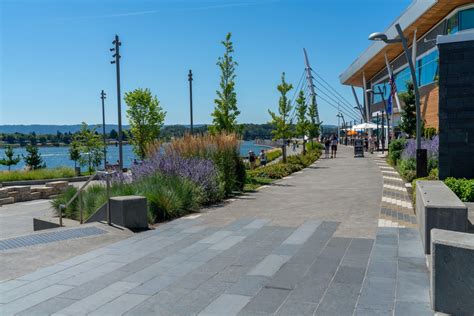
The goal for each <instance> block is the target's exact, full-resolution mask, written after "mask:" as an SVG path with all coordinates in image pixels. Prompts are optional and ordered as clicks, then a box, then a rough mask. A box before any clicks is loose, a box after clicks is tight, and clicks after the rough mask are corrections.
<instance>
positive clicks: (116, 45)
mask: <svg viewBox="0 0 474 316" xmlns="http://www.w3.org/2000/svg"><path fill="white" fill-rule="evenodd" d="M112 44H113V45H114V47H113V48H111V49H110V51H111V52H115V54H113V55H112V57H114V60H112V61H111V62H110V63H111V64H115V69H116V73H117V109H118V137H119V139H118V141H119V168H120V170H123V151H122V139H123V135H122V100H121V96H120V57H121V56H120V46H121V45H122V43H121V42H120V40H119V37H118V35H115V39H114V41H113V42H112Z"/></svg>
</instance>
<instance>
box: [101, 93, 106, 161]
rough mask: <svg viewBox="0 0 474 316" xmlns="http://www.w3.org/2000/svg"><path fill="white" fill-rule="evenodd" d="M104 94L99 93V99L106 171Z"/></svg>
mask: <svg viewBox="0 0 474 316" xmlns="http://www.w3.org/2000/svg"><path fill="white" fill-rule="evenodd" d="M105 96H106V94H105V92H104V90H102V91H101V92H100V98H101V99H102V135H103V138H104V170H107V139H106V137H105V107H104V100H105Z"/></svg>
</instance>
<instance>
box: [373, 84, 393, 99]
mask: <svg viewBox="0 0 474 316" xmlns="http://www.w3.org/2000/svg"><path fill="white" fill-rule="evenodd" d="M379 87H380V89H381V90H382V92H383V94H384V98H385V100H387V99H388V96H389V95H390V85H389V84H388V82H381V83H377V84H375V85H373V86H372V90H373V91H374V92H375V93H374V94H373V96H374V99H373V100H374V101H373V104H375V103H379V102H382V96H381V95H380V94H378V92H379Z"/></svg>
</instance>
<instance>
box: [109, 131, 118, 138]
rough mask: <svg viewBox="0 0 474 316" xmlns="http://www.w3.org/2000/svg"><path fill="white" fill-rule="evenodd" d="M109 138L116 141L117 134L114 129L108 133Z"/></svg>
mask: <svg viewBox="0 0 474 316" xmlns="http://www.w3.org/2000/svg"><path fill="white" fill-rule="evenodd" d="M109 137H110V138H112V139H118V133H117V131H116V130H115V129H112V130H111V131H110V133H109Z"/></svg>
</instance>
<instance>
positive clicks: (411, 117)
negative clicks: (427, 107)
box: [400, 81, 416, 138]
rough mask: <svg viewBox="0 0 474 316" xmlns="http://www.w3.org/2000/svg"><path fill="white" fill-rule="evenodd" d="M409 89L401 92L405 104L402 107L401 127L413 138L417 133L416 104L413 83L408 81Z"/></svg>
mask: <svg viewBox="0 0 474 316" xmlns="http://www.w3.org/2000/svg"><path fill="white" fill-rule="evenodd" d="M406 87H407V91H406V92H404V93H401V94H400V99H401V100H402V101H403V103H404V104H405V106H404V107H403V109H402V114H401V121H400V129H401V130H402V131H403V132H405V133H407V134H408V136H409V137H410V138H411V137H413V136H415V134H416V105H415V92H414V87H413V83H412V82H411V81H408V82H407V83H406Z"/></svg>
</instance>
